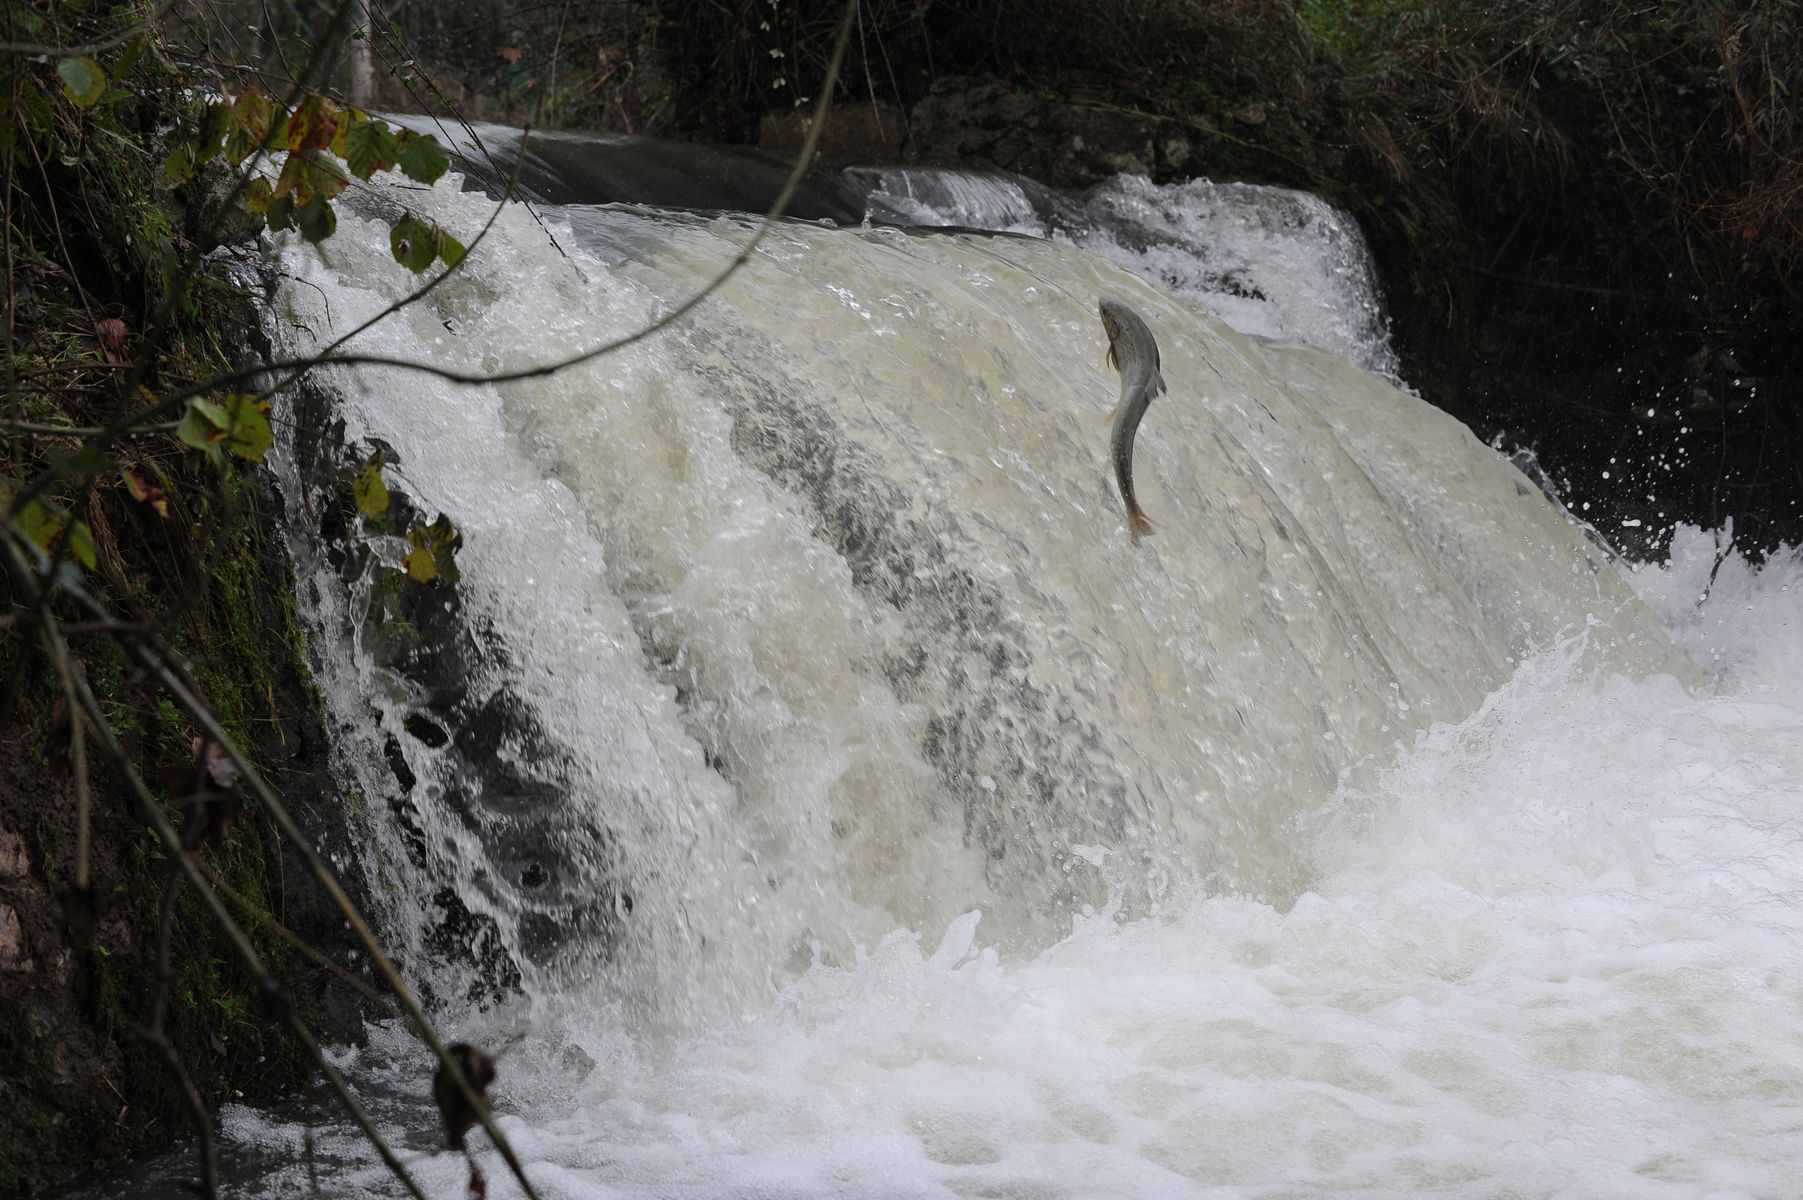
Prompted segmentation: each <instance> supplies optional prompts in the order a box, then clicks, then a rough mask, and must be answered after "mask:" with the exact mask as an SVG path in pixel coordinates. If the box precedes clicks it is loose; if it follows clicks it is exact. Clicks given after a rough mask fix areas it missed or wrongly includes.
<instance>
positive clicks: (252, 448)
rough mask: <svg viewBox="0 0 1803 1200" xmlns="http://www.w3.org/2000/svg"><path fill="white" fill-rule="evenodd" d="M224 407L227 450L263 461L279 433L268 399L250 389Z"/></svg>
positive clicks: (232, 396) (235, 394)
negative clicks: (271, 418) (272, 425)
mask: <svg viewBox="0 0 1803 1200" xmlns="http://www.w3.org/2000/svg"><path fill="white" fill-rule="evenodd" d="M326 211H327V212H328V213H329V212H330V211H331V210H330V209H327V210H326ZM303 215H304V214H303ZM224 408H225V417H226V424H225V447H226V449H228V450H230V451H231V452H232V453H233V454H236V455H237V456H238V457H239V458H245V459H249V460H250V461H251V462H262V461H263V455H264V454H265V453H267V452H268V450H269V448H270V447H271V446H273V445H275V433H274V432H273V431H272V430H271V429H270V428H269V403H268V401H265V400H258V399H257V397H255V396H254V395H251V394H250V393H249V392H233V393H232V394H231V395H229V396H227V397H226V398H225V404H224Z"/></svg>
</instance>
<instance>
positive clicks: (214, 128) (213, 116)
mask: <svg viewBox="0 0 1803 1200" xmlns="http://www.w3.org/2000/svg"><path fill="white" fill-rule="evenodd" d="M231 128H232V109H231V106H230V105H229V104H209V105H207V110H206V112H205V113H204V114H203V115H202V116H201V118H200V136H199V140H198V141H197V142H196V143H195V147H194V161H195V162H196V163H203V162H206V161H207V160H208V159H209V158H212V157H213V156H214V155H215V154H218V153H219V150H220V147H221V146H222V145H223V144H224V142H225V135H226V134H227V133H229V132H230V131H231Z"/></svg>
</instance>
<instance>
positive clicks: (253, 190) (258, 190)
mask: <svg viewBox="0 0 1803 1200" xmlns="http://www.w3.org/2000/svg"><path fill="white" fill-rule="evenodd" d="M269 197H270V187H269V180H267V179H265V178H263V176H261V175H259V176H257V177H256V178H255V179H253V180H251V181H250V182H249V183H247V184H245V185H244V207H246V208H248V209H250V211H252V212H254V213H260V212H268V211H269Z"/></svg>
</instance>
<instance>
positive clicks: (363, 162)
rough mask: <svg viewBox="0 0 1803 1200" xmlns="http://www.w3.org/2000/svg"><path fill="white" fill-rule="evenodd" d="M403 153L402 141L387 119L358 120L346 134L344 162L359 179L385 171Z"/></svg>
mask: <svg viewBox="0 0 1803 1200" xmlns="http://www.w3.org/2000/svg"><path fill="white" fill-rule="evenodd" d="M400 153H401V143H400V140H399V139H398V138H396V137H395V136H394V131H393V130H392V129H390V128H388V125H387V123H386V122H384V121H371V120H367V119H366V120H362V121H358V122H356V123H355V124H353V125H352V126H351V127H350V129H349V130H348V131H347V132H346V133H345V135H344V161H345V165H347V166H348V167H350V169H351V174H353V175H355V176H356V177H357V178H358V179H368V178H369V177H370V176H371V175H374V174H375V173H376V172H377V171H386V170H387V169H388V168H389V167H392V166H394V162H395V159H396V158H398V157H399V156H400Z"/></svg>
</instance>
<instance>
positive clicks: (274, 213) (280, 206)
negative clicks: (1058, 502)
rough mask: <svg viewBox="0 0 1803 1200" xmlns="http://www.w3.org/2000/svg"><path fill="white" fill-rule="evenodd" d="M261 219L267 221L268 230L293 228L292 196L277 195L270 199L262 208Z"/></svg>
mask: <svg viewBox="0 0 1803 1200" xmlns="http://www.w3.org/2000/svg"><path fill="white" fill-rule="evenodd" d="M263 219H264V220H265V221H268V222H269V228H270V231H271V232H273V233H280V232H281V231H282V230H284V229H293V228H294V198H293V197H292V196H277V197H275V198H274V199H272V200H270V201H269V202H268V203H267V204H266V205H265V207H264V209H263Z"/></svg>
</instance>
